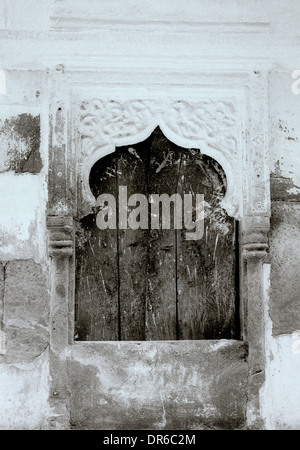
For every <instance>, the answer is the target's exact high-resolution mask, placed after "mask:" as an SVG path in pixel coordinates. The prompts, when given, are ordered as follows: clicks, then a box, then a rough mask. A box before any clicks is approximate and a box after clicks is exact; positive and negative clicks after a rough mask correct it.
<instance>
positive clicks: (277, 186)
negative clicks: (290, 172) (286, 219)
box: [270, 161, 300, 202]
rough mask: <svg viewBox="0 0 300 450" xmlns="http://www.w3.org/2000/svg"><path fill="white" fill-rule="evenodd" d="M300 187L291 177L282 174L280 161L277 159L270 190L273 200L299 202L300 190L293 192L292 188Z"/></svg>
mask: <svg viewBox="0 0 300 450" xmlns="http://www.w3.org/2000/svg"><path fill="white" fill-rule="evenodd" d="M293 188H296V189H300V186H296V185H295V184H294V183H293V180H292V179H291V178H287V177H283V176H282V175H281V170H280V163H279V161H277V163H276V165H275V170H274V172H271V173H270V191H271V200H272V201H289V202H299V201H300V192H299V193H297V192H291V189H293Z"/></svg>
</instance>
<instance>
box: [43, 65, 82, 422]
mask: <svg viewBox="0 0 300 450" xmlns="http://www.w3.org/2000/svg"><path fill="white" fill-rule="evenodd" d="M65 82H66V80H65V75H64V68H63V66H57V67H56V68H55V70H54V71H53V73H52V97H51V98H52V102H51V108H50V145H49V186H48V194H49V197H48V216H47V228H48V231H49V236H48V237H49V242H48V253H49V256H50V257H51V306H50V317H51V334H50V376H51V382H50V406H51V408H52V416H51V418H50V424H49V426H50V428H55V429H68V428H69V423H70V412H69V387H68V386H69V380H68V372H67V353H68V346H69V343H70V335H69V333H70V329H71V327H70V316H71V314H70V310H71V309H72V308H71V307H70V305H72V302H71V301H70V299H71V297H72V295H71V292H70V288H72V283H71V280H72V277H70V271H71V269H72V266H71V264H72V261H73V259H71V257H72V256H73V251H74V233H73V201H74V198H73V192H74V188H73V183H72V182H71V180H72V173H73V172H72V171H73V170H74V167H75V164H74V160H73V158H72V155H71V149H72V140H71V138H70V126H69V124H70V118H69V116H70V106H69V100H68V96H69V92H68V89H67V88H66V83H65Z"/></svg>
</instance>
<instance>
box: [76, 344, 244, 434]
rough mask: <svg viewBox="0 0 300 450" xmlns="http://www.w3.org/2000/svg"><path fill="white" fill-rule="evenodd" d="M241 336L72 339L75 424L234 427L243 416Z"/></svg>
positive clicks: (141, 426)
mask: <svg viewBox="0 0 300 450" xmlns="http://www.w3.org/2000/svg"><path fill="white" fill-rule="evenodd" d="M246 353H247V352H246V351H245V348H244V344H243V343H239V342H233V341H232V342H231V341H226V340H220V341H218V342H217V341H216V342H213V341H200V342H199V341H198V342H197V341H194V342H192V343H191V342H188V341H185V342H184V341H182V342H180V343H178V342H173V343H172V342H169V343H166V344H164V345H162V343H157V342H156V343H154V342H153V343H150V342H145V343H125V342H123V343H109V344H108V343H104V344H103V345H101V346H99V344H97V343H86V344H79V345H78V344H75V346H73V349H72V355H71V358H70V361H69V371H70V374H72V375H71V392H72V395H71V424H72V427H73V428H74V429H80V428H89V429H97V428H98V429H115V428H116V429H124V430H125V429H131V428H132V429H166V430H171V429H173V430H176V429H191V430H192V429H212V428H215V429H239V428H243V427H244V426H245V421H246V403H247V395H246V385H247V373H248V367H247V363H246Z"/></svg>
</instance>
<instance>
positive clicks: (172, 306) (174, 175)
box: [146, 128, 180, 340]
mask: <svg viewBox="0 0 300 450" xmlns="http://www.w3.org/2000/svg"><path fill="white" fill-rule="evenodd" d="M179 164H180V150H179V148H178V147H177V146H175V145H174V144H172V143H171V142H170V141H168V140H167V138H166V137H165V136H164V135H163V134H162V132H161V131H160V129H159V128H157V129H156V130H155V132H154V133H153V135H152V145H151V160H150V171H149V193H150V194H160V195H161V194H168V195H170V196H171V195H173V194H174V193H176V191H177V183H178V175H179ZM173 218H174V215H173V205H171V227H170V229H169V230H167V229H166V230H162V229H158V230H155V229H151V230H149V243H148V270H147V272H148V275H147V284H148V285H147V302H146V339H147V340H166V339H170V340H175V339H176V338H177V311H176V240H175V232H174V224H173Z"/></svg>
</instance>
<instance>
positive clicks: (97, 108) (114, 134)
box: [80, 99, 237, 154]
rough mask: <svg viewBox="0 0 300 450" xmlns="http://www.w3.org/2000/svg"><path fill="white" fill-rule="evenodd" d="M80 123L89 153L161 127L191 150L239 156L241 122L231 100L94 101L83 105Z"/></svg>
mask: <svg viewBox="0 0 300 450" xmlns="http://www.w3.org/2000/svg"><path fill="white" fill-rule="evenodd" d="M80 123H81V125H80V131H81V134H82V139H83V140H84V143H85V149H86V150H87V152H88V151H89V150H90V151H91V150H92V149H93V148H95V147H97V146H101V145H103V144H105V143H113V144H115V145H118V144H120V141H123V140H124V139H126V138H134V137H135V136H138V135H140V134H141V133H142V132H144V131H145V130H148V129H149V128H151V127H152V128H154V127H155V126H156V125H161V126H162V127H164V128H167V129H168V130H170V131H171V133H172V134H174V135H175V136H178V137H179V138H180V139H181V140H184V141H186V142H187V144H188V143H190V145H191V146H192V145H193V143H195V145H198V146H199V145H201V143H204V144H205V145H208V146H210V147H212V148H218V149H219V150H222V151H223V152H228V153H229V154H230V153H232V152H234V153H236V139H237V133H236V128H237V119H236V110H235V106H234V104H233V102H232V101H231V100H230V101H229V100H228V101H222V100H203V101H201V102H196V103H192V102H186V101H175V102H174V101H154V100H133V101H127V102H124V103H121V102H118V101H114V100H109V101H103V100H99V99H92V100H88V101H85V102H83V103H82V104H81V121H80ZM128 143H129V141H128Z"/></svg>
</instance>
